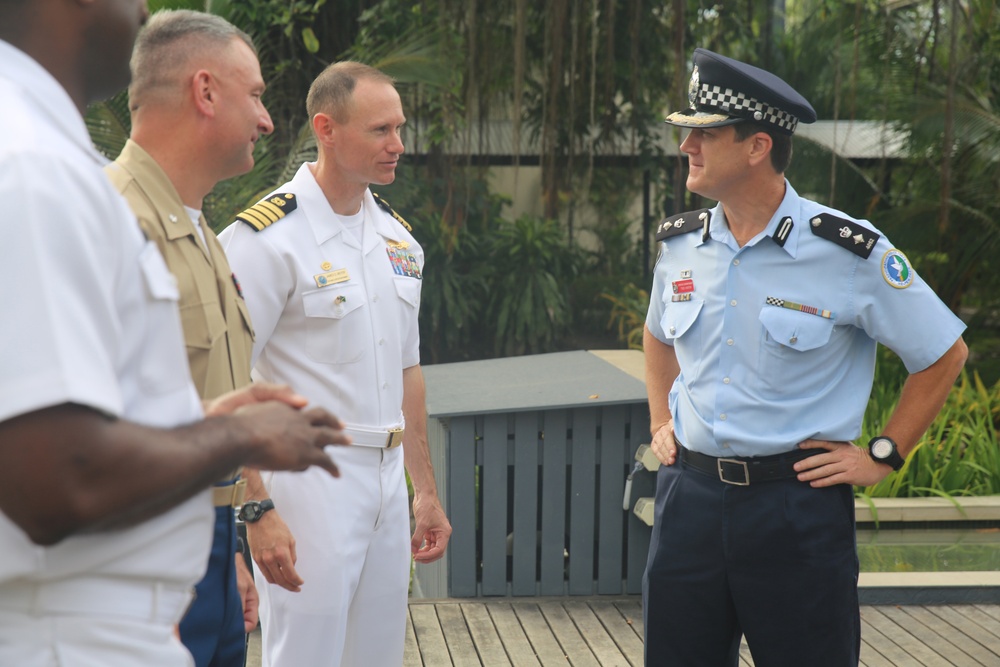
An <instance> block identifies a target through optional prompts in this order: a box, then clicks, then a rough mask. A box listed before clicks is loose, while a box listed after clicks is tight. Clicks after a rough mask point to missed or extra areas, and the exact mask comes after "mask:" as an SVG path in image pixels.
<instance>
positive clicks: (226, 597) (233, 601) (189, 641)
mask: <svg viewBox="0 0 1000 667" xmlns="http://www.w3.org/2000/svg"><path fill="white" fill-rule="evenodd" d="M235 558H236V522H235V521H234V519H233V508H231V507H217V508H215V537H214V538H213V540H212V553H211V555H210V556H209V559H208V571H207V572H206V573H205V578H204V579H202V580H201V581H200V582H198V585H197V586H195V595H196V596H197V597H195V600H194V602H193V603H192V604H191V608H190V609H189V610H188V612H187V614H185V616H184V618H183V619H182V620H181V623H180V630H181V641H182V642H184V646H186V647H187V649H188V650H189V651H191V655H193V656H194V662H195V665H197V667H243V662H244V655H245V652H246V634H245V632H244V629H243V603H242V602H240V593H239V589H237V588H236V565H235Z"/></svg>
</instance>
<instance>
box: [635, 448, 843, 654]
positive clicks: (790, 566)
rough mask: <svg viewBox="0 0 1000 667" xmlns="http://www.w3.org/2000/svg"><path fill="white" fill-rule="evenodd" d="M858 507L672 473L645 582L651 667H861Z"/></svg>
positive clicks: (836, 492) (663, 484)
mask: <svg viewBox="0 0 1000 667" xmlns="http://www.w3.org/2000/svg"><path fill="white" fill-rule="evenodd" d="M857 581H858V558H857V546H856V540H855V532H854V497H853V490H852V488H851V487H850V486H849V485H839V486H834V487H827V488H824V489H814V488H812V487H810V486H809V485H808V484H804V483H802V482H799V481H798V480H796V479H795V478H791V479H787V480H779V481H773V482H763V483H758V484H752V485H750V486H733V485H731V484H725V483H723V482H722V481H720V480H719V479H718V477H715V476H712V475H708V474H706V473H703V472H700V471H698V470H695V469H694V468H691V467H688V466H687V465H686V464H683V463H681V462H678V463H676V464H675V465H673V466H669V467H668V466H661V467H660V470H659V472H658V473H657V481H656V513H655V522H654V526H653V533H652V539H651V542H650V547H649V559H648V561H647V564H646V573H645V576H644V577H643V615H644V620H645V628H646V638H645V651H646V665H647V667H661V666H662V667H736V666H737V664H738V661H739V645H740V637H741V635H745V636H746V639H747V644H748V645H749V647H750V652H751V654H752V655H753V660H754V664H755V665H757V667H806V666H808V667H857V665H858V659H859V652H860V647H861V618H860V611H859V608H858V588H857Z"/></svg>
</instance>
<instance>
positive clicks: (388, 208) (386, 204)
mask: <svg viewBox="0 0 1000 667" xmlns="http://www.w3.org/2000/svg"><path fill="white" fill-rule="evenodd" d="M372 197H375V203H376V204H378V207H379V208H380V209H382V210H383V211H385V212H386V213H388V214H389V215H391V216H392V217H394V218H396V222H398V223H399V224H401V225H403V227H404V228H405V229H406V231H408V232H412V231H413V227H410V223H408V222H407V221H406V220H403V216H401V215H400V214H399V213H396V212H395V211H394V210H392V207H391V206H389V202H387V201H386V200H384V199H382V198H381V197H379V196H378V194H376V193H374V192H373V193H372Z"/></svg>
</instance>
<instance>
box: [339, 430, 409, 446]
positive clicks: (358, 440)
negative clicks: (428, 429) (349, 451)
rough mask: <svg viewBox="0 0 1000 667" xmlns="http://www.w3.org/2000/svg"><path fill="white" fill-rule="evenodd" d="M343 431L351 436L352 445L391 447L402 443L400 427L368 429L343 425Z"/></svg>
mask: <svg viewBox="0 0 1000 667" xmlns="http://www.w3.org/2000/svg"><path fill="white" fill-rule="evenodd" d="M344 433H346V434H347V435H349V436H351V444H352V445H362V446H363V447H380V448H384V449H392V448H393V447H398V446H399V445H401V444H403V429H402V428H384V429H368V428H364V427H362V426H345V427H344Z"/></svg>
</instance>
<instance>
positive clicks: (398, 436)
mask: <svg viewBox="0 0 1000 667" xmlns="http://www.w3.org/2000/svg"><path fill="white" fill-rule="evenodd" d="M401 444H403V429H401V428H394V429H391V430H390V431H389V433H388V435H387V436H386V438H385V448H386V449H392V448H393V447H398V446H400V445H401Z"/></svg>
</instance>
